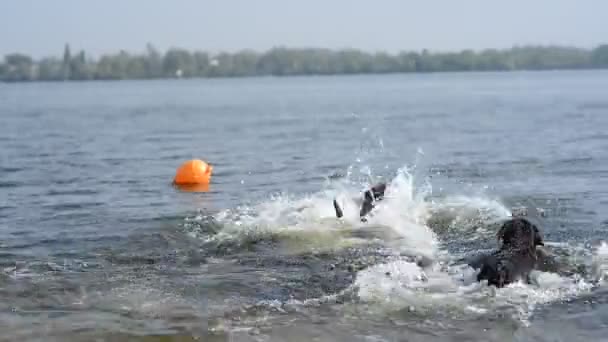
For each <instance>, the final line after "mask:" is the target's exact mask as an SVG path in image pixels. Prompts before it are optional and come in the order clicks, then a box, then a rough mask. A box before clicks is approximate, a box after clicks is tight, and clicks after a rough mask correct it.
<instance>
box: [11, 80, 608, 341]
mask: <svg viewBox="0 0 608 342" xmlns="http://www.w3.org/2000/svg"><path fill="white" fill-rule="evenodd" d="M607 90H608V72H606V71H585V72H578V71H577V72H574V71H568V72H513V73H453V74H425V75H386V76H340V77H294V78H250V79H216V80H172V81H142V82H139V81H125V82H86V83H77V82H74V83H33V84H10V85H8V84H0V116H1V118H2V125H0V142H1V144H2V149H1V150H0V151H1V152H0V332H1V333H0V340H6V341H9V340H10V341H16V340H23V341H34V340H40V341H50V340H57V341H85V340H86V341H88V340H95V341H127V340H129V341H130V340H135V341H172V340H175V341H194V340H205V341H312V340H317V341H465V340H476V341H477V340H484V341H506V340H515V341H576V340H585V341H588V340H594V341H599V340H602V339H603V340H606V336H607V333H608V291H606V287H605V283H604V273H605V272H606V271H607V270H608V248H607V247H605V246H604V245H603V244H602V240H603V239H605V238H606V234H607V232H608V224H607V222H608V212H606V210H605V207H606V205H607V204H608V153H607V152H606V151H607V150H608V133H607V130H608V91H607ZM191 158H201V159H205V160H207V161H209V162H210V163H212V164H213V166H214V174H213V178H212V184H211V185H210V187H209V189H208V191H207V192H187V191H182V190H180V189H176V188H174V187H172V185H171V181H172V179H173V176H174V174H175V170H176V169H177V167H178V166H179V165H180V164H181V163H182V162H183V161H185V160H187V159H191ZM379 180H384V181H388V182H389V183H390V188H389V192H388V193H387V199H386V200H385V201H384V202H382V205H381V206H380V207H378V208H377V210H376V211H375V216H373V217H372V218H371V219H370V222H368V223H367V224H362V223H359V222H358V219H357V208H356V205H355V204H354V202H353V200H352V199H353V198H356V197H357V196H359V195H360V191H361V190H363V189H365V187H366V186H369V185H370V184H372V183H373V182H376V181H379ZM334 197H336V198H337V199H338V201H339V202H340V203H342V204H343V205H344V206H345V211H346V213H345V219H344V220H341V221H338V220H337V219H336V218H335V217H334V212H333V207H332V203H331V201H332V199H333V198H334ZM522 207H525V208H528V211H529V213H533V214H534V215H537V216H538V217H539V220H540V221H541V222H542V224H541V230H542V233H543V235H544V237H545V240H546V241H547V245H548V248H549V249H551V250H552V251H553V252H554V253H555V254H556V255H560V256H562V257H563V260H564V262H566V263H568V264H569V265H570V266H572V267H573V269H576V270H578V271H577V272H572V273H570V274H568V275H564V274H561V275H557V274H552V273H542V272H535V273H534V275H533V280H534V281H533V284H529V285H527V284H513V285H511V286H509V287H507V288H503V289H499V290H494V289H493V288H491V287H488V286H485V285H484V284H478V283H476V282H474V281H472V279H473V277H474V273H473V272H474V271H473V270H471V269H469V268H467V267H465V266H464V265H463V262H462V258H463V257H465V256H467V255H470V254H471V253H475V252H478V251H480V250H487V249H491V248H494V247H496V241H495V238H494V232H495V231H496V229H497V227H498V225H499V223H500V221H501V220H503V219H505V218H506V217H508V215H510V213H511V212H512V211H513V210H519V209H520V208H522ZM539 213H544V214H543V215H540V214H539ZM417 256H418V257H419V256H426V257H428V258H431V259H432V260H433V261H434V262H435V263H434V264H433V265H431V266H430V267H428V268H425V269H421V268H419V267H418V266H417V265H416V264H415V263H414V262H413V259H412V258H413V257H417ZM602 336H604V337H602Z"/></svg>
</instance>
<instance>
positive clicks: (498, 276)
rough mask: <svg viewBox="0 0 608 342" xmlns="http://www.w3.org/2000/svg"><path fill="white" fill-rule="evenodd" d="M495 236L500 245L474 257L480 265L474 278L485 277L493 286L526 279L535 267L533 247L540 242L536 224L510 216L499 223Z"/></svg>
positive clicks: (535, 255) (541, 244) (541, 243)
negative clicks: (478, 257) (488, 253)
mask: <svg viewBox="0 0 608 342" xmlns="http://www.w3.org/2000/svg"><path fill="white" fill-rule="evenodd" d="M497 237H498V239H499V240H500V241H502V246H501V247H500V249H499V250H497V251H496V252H494V253H492V254H490V255H487V256H484V257H483V258H481V259H480V260H478V263H479V264H480V265H481V267H480V271H479V274H478V275H477V280H478V281H481V280H484V279H485V280H487V281H488V285H494V286H496V287H503V286H505V285H507V284H510V283H513V282H516V281H518V280H524V281H529V275H530V272H531V271H532V270H533V269H534V268H535V267H536V262H537V251H536V246H543V245H544V243H543V239H542V236H541V234H540V231H539V230H538V227H536V226H535V225H534V224H531V223H530V222H529V221H528V220H526V219H525V218H513V219H510V220H508V221H507V222H505V223H504V224H503V225H502V227H501V228H500V229H499V231H498V233H497Z"/></svg>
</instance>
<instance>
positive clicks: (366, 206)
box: [334, 183, 386, 222]
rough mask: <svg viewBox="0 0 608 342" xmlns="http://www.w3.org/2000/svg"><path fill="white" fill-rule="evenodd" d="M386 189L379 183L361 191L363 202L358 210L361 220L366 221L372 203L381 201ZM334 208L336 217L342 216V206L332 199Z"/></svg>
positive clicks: (384, 185) (371, 208)
mask: <svg viewBox="0 0 608 342" xmlns="http://www.w3.org/2000/svg"><path fill="white" fill-rule="evenodd" d="M385 191H386V184H385V183H379V184H376V185H374V186H372V187H371V188H370V189H368V190H366V191H365V192H364V193H363V203H361V209H360V210H359V217H360V218H361V221H362V222H366V221H367V219H366V216H367V215H368V214H369V213H370V212H371V211H372V210H373V209H374V203H375V202H377V201H381V200H382V199H383V198H384V192H385ZM334 209H335V210H336V217H337V218H341V217H342V216H344V213H343V212H342V208H340V205H339V204H338V202H337V201H336V200H335V199H334Z"/></svg>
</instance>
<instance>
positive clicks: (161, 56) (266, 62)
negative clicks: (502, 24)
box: [0, 44, 608, 82]
mask: <svg viewBox="0 0 608 342" xmlns="http://www.w3.org/2000/svg"><path fill="white" fill-rule="evenodd" d="M591 68H608V44H605V45H601V46H598V47H597V48H594V49H581V48H573V47H561V46H524V47H514V48H511V49H504V50H494V49H488V50H483V51H478V52H476V51H472V50H464V51H461V52H442V53H431V52H429V51H427V50H423V51H422V52H401V53H398V54H388V53H382V52H380V53H366V52H363V51H359V50H355V49H344V50H329V49H314V48H274V49H271V50H269V51H266V52H263V53H259V52H255V51H251V50H244V51H240V52H235V53H219V54H210V53H207V52H202V51H195V52H190V51H187V50H184V49H176V48H174V49H170V50H168V51H167V52H165V53H161V52H159V51H158V50H157V49H155V48H154V47H153V46H151V45H148V46H147V47H146V51H145V53H139V54H130V53H127V52H125V51H121V52H119V53H116V54H109V55H104V56H101V57H100V58H99V59H92V58H87V55H86V54H85V52H84V51H79V52H78V53H75V54H73V53H72V52H71V51H70V47H69V45H66V46H65V48H64V53H63V58H56V57H50V58H43V59H40V60H34V59H33V58H31V57H30V56H27V55H24V54H19V53H14V54H10V55H6V56H5V57H4V61H3V63H1V64H0V80H2V81H5V82H22V81H62V80H118V79H155V78H175V77H184V78H190V77H241V76H265V75H275V76H284V75H334V74H369V73H378V74H380V73H409V72H440V71H509V70H555V69H591Z"/></svg>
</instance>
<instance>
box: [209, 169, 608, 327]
mask: <svg viewBox="0 0 608 342" xmlns="http://www.w3.org/2000/svg"><path fill="white" fill-rule="evenodd" d="M351 171H352V168H351ZM351 171H349V176H348V177H346V178H344V179H341V180H339V181H336V182H333V183H331V184H328V186H327V187H326V188H325V189H323V190H322V191H319V192H317V193H313V194H309V195H306V196H301V197H296V196H290V195H287V194H283V195H280V196H276V197H273V198H271V199H270V200H269V201H265V202H262V203H259V204H258V205H255V206H252V207H242V208H238V209H237V210H226V211H222V212H220V213H218V214H217V215H215V217H214V219H215V220H216V221H217V222H219V223H220V224H221V226H222V229H221V230H220V231H219V233H218V234H216V235H214V236H212V237H210V238H211V239H217V240H235V239H236V240H239V239H251V238H255V239H276V238H278V239H282V240H290V239H291V240H294V241H295V242H296V243H294V244H291V245H290V246H291V247H292V248H293V250H292V252H293V253H298V252H301V251H304V250H307V249H308V250H319V249H325V250H332V249H333V250H336V249H340V248H344V247H347V246H352V245H353V244H357V243H365V242H369V241H370V240H374V241H380V242H381V243H382V245H384V246H386V247H388V248H389V249H391V250H392V251H393V252H394V255H395V256H397V258H396V259H395V260H392V261H388V262H385V263H380V264H376V265H372V266H369V267H367V268H365V269H363V270H360V271H358V272H357V273H356V276H355V279H354V281H353V284H352V285H351V287H350V288H349V291H354V292H356V294H357V296H358V298H359V299H360V300H361V301H363V302H368V303H376V304H377V305H380V307H382V308H384V309H385V310H388V311H392V310H401V309H404V308H412V309H414V310H416V312H418V313H424V312H428V313H432V312H436V311H437V310H444V312H445V311H449V312H456V313H461V314H468V315H471V314H472V315H482V314H487V313H488V312H494V311H496V310H498V309H504V308H510V309H509V310H507V311H509V312H511V315H512V317H513V318H515V319H517V320H519V321H522V322H524V323H526V322H527V320H528V318H529V317H530V315H531V313H532V312H533V311H534V309H535V308H536V307H537V306H538V305H541V304H545V303H550V302H552V301H555V300H561V299H566V298H570V297H572V296H576V295H577V294H579V293H581V292H584V291H588V290H590V289H591V288H592V285H591V284H590V283H588V282H586V281H585V280H583V279H581V278H579V277H572V278H570V277H562V276H559V275H556V274H551V273H543V272H533V275H532V280H533V283H534V284H532V285H529V284H523V283H514V284H511V285H509V286H507V287H505V288H502V289H499V290H495V289H494V288H493V287H488V286H486V285H485V283H478V282H476V280H475V277H476V271H475V270H473V269H472V268H470V267H469V266H467V265H463V264H454V260H455V259H457V258H456V256H455V255H450V253H448V252H447V250H446V249H445V248H444V247H443V246H442V244H441V242H440V240H441V235H444V236H446V235H447V236H450V237H451V238H454V237H455V238H458V239H460V240H461V241H464V240H467V239H469V240H475V239H477V240H481V239H484V238H490V237H492V238H493V235H494V231H493V230H492V229H490V228H489V227H491V226H492V224H495V223H497V222H499V221H500V220H502V219H505V218H507V217H509V216H511V212H510V210H509V209H507V208H506V207H505V206H504V205H503V204H501V203H500V202H499V201H498V200H496V199H490V198H488V197H487V196H486V197H484V196H481V195H478V196H469V197H467V196H462V195H460V196H449V197H445V198H440V199H433V200H430V199H429V198H430V196H431V194H432V186H431V184H430V182H428V181H426V182H424V183H423V184H422V185H421V186H418V187H417V186H416V185H415V182H414V176H413V175H412V173H411V172H410V170H409V169H408V168H407V167H404V168H402V169H400V170H398V172H397V174H396V176H395V177H394V178H392V179H391V180H390V181H389V182H387V185H388V187H387V191H386V193H385V198H384V200H383V201H381V202H378V203H376V207H375V209H374V210H373V212H372V214H371V215H370V217H369V218H368V222H367V223H361V222H360V219H359V206H360V204H361V199H360V198H361V191H362V190H365V189H367V188H368V187H369V186H371V185H372V184H369V183H365V182H353V181H352V180H351V179H350V178H349V177H353V172H351ZM365 172H369V177H368V179H374V177H372V173H371V170H366V171H365ZM334 198H336V199H337V201H338V202H339V204H340V205H341V207H342V208H343V211H344V216H343V218H342V219H337V218H336V217H335V212H334V208H333V205H332V200H333V199H334ZM449 233H452V235H450V234H449ZM602 251H603V252H602ZM606 251H608V248H607V247H606V245H603V246H602V247H601V248H599V249H598V253H597V255H596V258H601V257H602V256H604V257H605V256H606V255H608V252H606ZM420 257H422V258H427V259H430V260H434V261H435V263H432V264H430V265H429V264H427V265H426V266H424V267H423V266H422V265H420V264H419V263H417V262H415V260H416V258H420ZM606 259H607V260H608V258H606ZM418 260H419V259H418ZM602 260H603V259H602ZM600 264H605V263H600ZM603 274H604V275H605V272H604V273H603Z"/></svg>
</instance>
